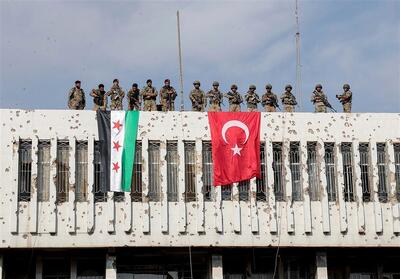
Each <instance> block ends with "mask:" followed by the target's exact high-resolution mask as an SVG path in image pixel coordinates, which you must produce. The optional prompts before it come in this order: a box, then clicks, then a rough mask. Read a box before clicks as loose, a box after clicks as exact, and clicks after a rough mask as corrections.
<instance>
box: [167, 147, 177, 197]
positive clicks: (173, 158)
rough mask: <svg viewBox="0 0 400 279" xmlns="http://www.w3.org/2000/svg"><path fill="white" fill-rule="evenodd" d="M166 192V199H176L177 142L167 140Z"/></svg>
mask: <svg viewBox="0 0 400 279" xmlns="http://www.w3.org/2000/svg"><path fill="white" fill-rule="evenodd" d="M167 194H168V201H171V202H176V201H178V142H177V141H167Z"/></svg>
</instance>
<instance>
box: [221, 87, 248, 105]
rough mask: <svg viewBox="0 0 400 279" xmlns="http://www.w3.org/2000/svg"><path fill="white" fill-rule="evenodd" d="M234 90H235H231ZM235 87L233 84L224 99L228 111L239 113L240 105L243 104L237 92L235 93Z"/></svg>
mask: <svg viewBox="0 0 400 279" xmlns="http://www.w3.org/2000/svg"><path fill="white" fill-rule="evenodd" d="M233 89H235V90H233ZM236 90H237V86H236V85H235V84H233V85H232V86H231V91H229V92H228V93H226V94H225V95H224V97H226V98H228V102H229V111H233V112H237V111H240V104H241V103H243V98H242V96H241V95H240V93H239V92H237V91H236Z"/></svg>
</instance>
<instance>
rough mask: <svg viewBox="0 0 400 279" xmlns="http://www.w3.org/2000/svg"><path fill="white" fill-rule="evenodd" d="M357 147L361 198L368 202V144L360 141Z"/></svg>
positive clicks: (369, 190) (369, 192) (369, 194)
mask: <svg viewBox="0 0 400 279" xmlns="http://www.w3.org/2000/svg"><path fill="white" fill-rule="evenodd" d="M358 149H359V152H360V170H361V188H362V199H363V201H365V202H368V201H370V200H371V188H370V185H371V184H370V167H369V166H370V160H369V144H368V143H360V146H359V148H358Z"/></svg>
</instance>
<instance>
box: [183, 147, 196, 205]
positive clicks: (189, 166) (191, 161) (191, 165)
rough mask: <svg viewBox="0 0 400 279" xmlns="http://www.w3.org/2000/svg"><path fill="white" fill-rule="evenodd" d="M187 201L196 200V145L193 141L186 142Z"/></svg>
mask: <svg viewBox="0 0 400 279" xmlns="http://www.w3.org/2000/svg"><path fill="white" fill-rule="evenodd" d="M184 146H185V201H186V202H191V201H195V200H196V150H195V148H196V145H195V142H193V141H186V142H185V145H184Z"/></svg>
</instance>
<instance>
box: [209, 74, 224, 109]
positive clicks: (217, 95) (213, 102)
mask: <svg viewBox="0 0 400 279" xmlns="http://www.w3.org/2000/svg"><path fill="white" fill-rule="evenodd" d="M212 86H213V89H211V90H210V91H208V93H207V94H206V98H209V99H210V108H209V109H208V111H221V103H222V98H223V94H222V93H221V91H219V89H218V86H219V83H218V81H214V82H213V84H212Z"/></svg>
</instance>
